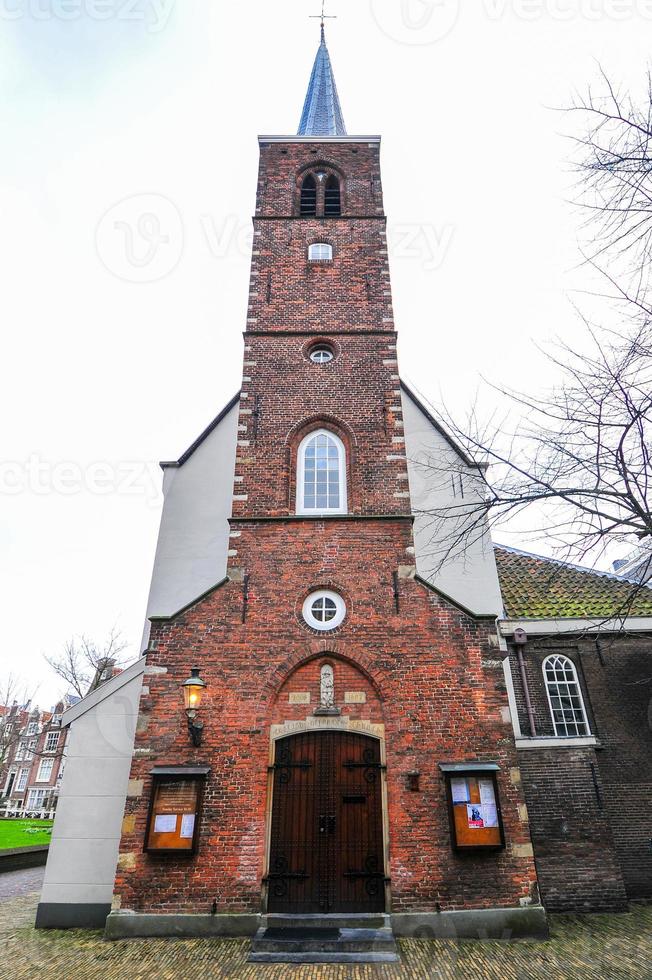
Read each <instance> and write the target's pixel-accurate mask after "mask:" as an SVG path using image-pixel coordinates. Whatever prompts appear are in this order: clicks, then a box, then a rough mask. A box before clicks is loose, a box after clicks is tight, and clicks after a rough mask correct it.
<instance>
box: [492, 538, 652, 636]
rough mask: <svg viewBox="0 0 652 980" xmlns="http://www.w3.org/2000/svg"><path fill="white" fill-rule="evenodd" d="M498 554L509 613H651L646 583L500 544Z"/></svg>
mask: <svg viewBox="0 0 652 980" xmlns="http://www.w3.org/2000/svg"><path fill="white" fill-rule="evenodd" d="M495 555H496V565H497V567H498V578H499V579H500V588H501V591H502V594H503V602H504V604H505V611H506V613H507V615H508V616H510V617H520V616H527V617H529V618H534V619H548V618H553V617H578V618H589V619H593V618H609V617H612V616H613V617H618V616H652V589H649V588H646V587H645V586H642V587H637V586H636V584H635V583H634V582H627V581H623V580H622V579H617V578H615V577H614V576H612V575H609V574H607V573H605V572H595V571H592V570H591V569H588V568H579V567H577V566H575V565H566V564H564V563H563V562H559V561H554V560H553V559H551V558H541V557H539V556H538V555H528V554H526V553H524V552H521V551H514V550H512V549H511V548H505V547H502V546H500V545H497V546H496V548H495Z"/></svg>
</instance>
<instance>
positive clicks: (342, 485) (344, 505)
mask: <svg viewBox="0 0 652 980" xmlns="http://www.w3.org/2000/svg"><path fill="white" fill-rule="evenodd" d="M324 435H325V436H328V437H329V438H330V439H332V440H333V442H334V443H335V445H336V446H337V453H338V462H339V497H340V504H339V507H306V505H305V503H304V497H305V469H306V467H305V458H306V449H307V448H308V445H309V444H310V443H311V442H312V440H313V439H316V438H317V436H324ZM347 513H348V502H347V486H346V449H345V448H344V443H343V442H342V440H341V439H340V438H339V437H338V436H336V435H335V433H334V432H331V430H330V429H315V430H314V431H313V432H309V433H308V435H307V436H305V438H304V439H302V440H301V442H300V444H299V449H298V451H297V514H307V515H310V514H314V515H323V514H347Z"/></svg>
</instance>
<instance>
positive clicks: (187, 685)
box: [182, 667, 206, 746]
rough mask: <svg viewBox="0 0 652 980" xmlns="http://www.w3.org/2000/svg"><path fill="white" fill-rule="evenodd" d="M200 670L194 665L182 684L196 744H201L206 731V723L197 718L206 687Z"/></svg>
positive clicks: (189, 729) (193, 740)
mask: <svg viewBox="0 0 652 980" xmlns="http://www.w3.org/2000/svg"><path fill="white" fill-rule="evenodd" d="M199 671H200V668H199V667H192V668H191V670H190V677H189V678H188V680H187V681H184V682H183V684H182V688H183V702H184V705H185V708H186V714H187V715H188V731H189V732H190V737H191V739H192V744H193V745H195V746H199V745H201V738H202V735H203V732H204V723H203V722H202V721H197V720H196V718H197V709H198V708H199V706H200V704H201V699H202V695H203V693H204V688H205V687H206V682H205V681H203V680H202V679H201V677H200V676H199Z"/></svg>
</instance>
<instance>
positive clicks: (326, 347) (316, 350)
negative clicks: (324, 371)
mask: <svg viewBox="0 0 652 980" xmlns="http://www.w3.org/2000/svg"><path fill="white" fill-rule="evenodd" d="M318 354H326V355H327V356H326V357H325V358H323V360H322V359H321V358H320V357H318V356H316V355H318ZM309 356H310V360H311V361H312V363H313V364H330V363H331V362H332V361H334V360H335V351H334V350H333V348H332V347H331V345H330V344H315V346H314V347H313V348H312V350H311V351H310V355H309Z"/></svg>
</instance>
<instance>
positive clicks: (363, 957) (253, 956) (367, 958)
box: [247, 953, 399, 963]
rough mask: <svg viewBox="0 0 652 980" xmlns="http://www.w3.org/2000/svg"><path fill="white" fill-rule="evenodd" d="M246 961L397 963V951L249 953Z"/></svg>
mask: <svg viewBox="0 0 652 980" xmlns="http://www.w3.org/2000/svg"><path fill="white" fill-rule="evenodd" d="M247 962H248V963H398V962H399V957H398V954H397V953H250V954H249V957H248V960H247Z"/></svg>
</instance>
